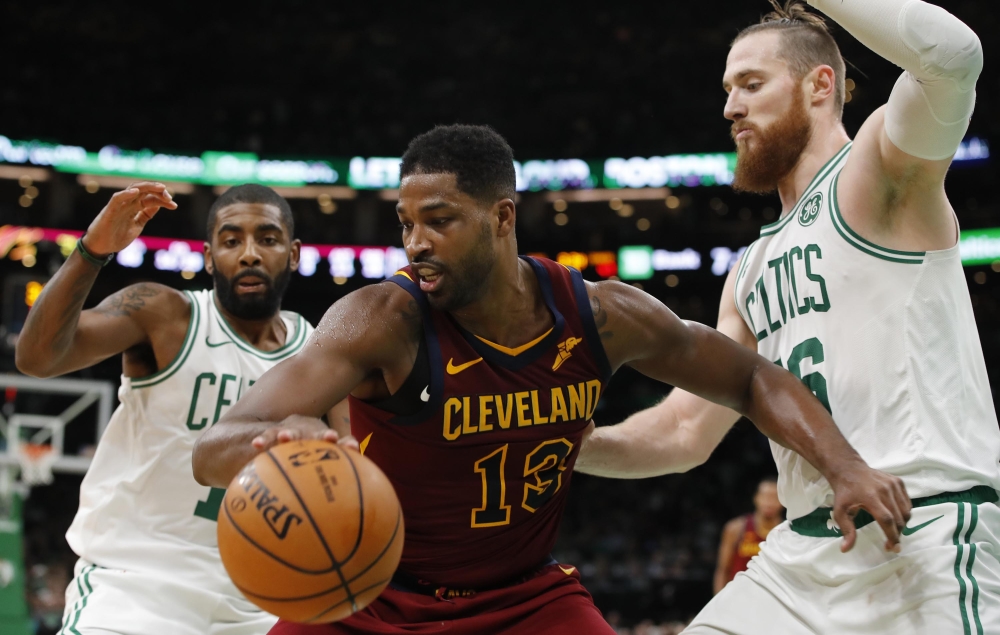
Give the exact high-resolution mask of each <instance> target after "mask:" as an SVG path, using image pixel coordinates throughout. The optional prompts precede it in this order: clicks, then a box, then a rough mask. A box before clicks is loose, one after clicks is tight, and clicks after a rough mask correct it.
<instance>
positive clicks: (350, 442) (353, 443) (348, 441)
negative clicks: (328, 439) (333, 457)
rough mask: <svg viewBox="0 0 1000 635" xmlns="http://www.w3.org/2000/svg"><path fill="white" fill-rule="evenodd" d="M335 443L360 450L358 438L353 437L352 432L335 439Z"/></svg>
mask: <svg viewBox="0 0 1000 635" xmlns="http://www.w3.org/2000/svg"><path fill="white" fill-rule="evenodd" d="M337 445H340V446H343V447H345V448H351V449H352V450H357V451H358V452H360V451H361V445H360V444H358V440H357V439H355V438H354V435H353V434H349V435H347V436H346V437H344V438H343V439H339V440H338V441H337Z"/></svg>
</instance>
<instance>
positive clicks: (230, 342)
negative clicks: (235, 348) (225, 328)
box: [205, 335, 233, 348]
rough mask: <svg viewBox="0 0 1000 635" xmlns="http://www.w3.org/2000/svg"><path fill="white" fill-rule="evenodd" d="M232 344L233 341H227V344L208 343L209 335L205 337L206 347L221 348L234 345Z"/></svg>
mask: <svg viewBox="0 0 1000 635" xmlns="http://www.w3.org/2000/svg"><path fill="white" fill-rule="evenodd" d="M232 343H233V341H232V340H226V341H225V342H218V343H216V344H213V343H212V342H209V341H208V336H207V335H206V336H205V345H206V346H208V347H209V348H218V347H220V346H225V345H226V344H232Z"/></svg>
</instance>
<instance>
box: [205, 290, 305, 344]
mask: <svg viewBox="0 0 1000 635" xmlns="http://www.w3.org/2000/svg"><path fill="white" fill-rule="evenodd" d="M213 301H214V302H215V308H216V309H218V310H219V313H221V314H222V317H223V318H225V320H226V322H227V323H228V324H229V326H231V327H232V329H233V330H234V331H236V334H237V335H239V336H240V337H242V338H243V339H244V340H246V341H247V342H249V343H250V345H251V346H253V347H254V348H257V349H260V350H262V351H268V350H274V349H276V348H281V347H282V346H284V345H285V336H286V335H287V333H286V329H285V323H284V322H283V321H282V320H281V315H280V313H278V312H276V313H274V315H271V316H268V317H266V318H264V319H262V320H245V319H243V318H241V317H237V316H236V315H234V314H232V313H230V312H229V311H227V310H226V308H225V307H224V306H222V305H221V304H219V298H218V296H213Z"/></svg>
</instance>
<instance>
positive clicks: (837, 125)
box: [778, 121, 851, 217]
mask: <svg viewBox="0 0 1000 635" xmlns="http://www.w3.org/2000/svg"><path fill="white" fill-rule="evenodd" d="M850 140H851V138H850V137H849V136H847V131H846V130H844V125H843V124H842V123H841V122H839V121H817V122H816V125H815V127H814V129H813V134H812V138H810V139H809V143H808V145H806V148H805V150H803V151H802V155H801V156H800V157H799V162H798V163H797V164H795V167H794V168H793V169H792V171H791V172H789V173H788V175H787V176H785V177H784V178H783V179H781V180H780V181H778V196H780V197H781V215H782V217H784V215H785V214H788V213H789V212H791V211H792V208H793V207H795V204H796V203H798V202H799V199H800V198H802V194H803V193H804V192H805V189H806V188H807V187H809V183H811V182H812V180H813V177H814V176H816V173H817V172H819V171H820V169H821V168H822V167H823V165H824V164H825V163H826V162H827V161H829V160H830V159H832V158H833V156H834V155H835V154H837V152H839V151H840V149H841V148H843V147H844V144H845V143H847V142H848V141H850Z"/></svg>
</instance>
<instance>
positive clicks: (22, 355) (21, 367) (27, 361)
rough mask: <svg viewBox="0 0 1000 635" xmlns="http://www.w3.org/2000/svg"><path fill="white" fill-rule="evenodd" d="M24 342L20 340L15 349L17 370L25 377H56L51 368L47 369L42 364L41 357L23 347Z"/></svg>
mask: <svg viewBox="0 0 1000 635" xmlns="http://www.w3.org/2000/svg"><path fill="white" fill-rule="evenodd" d="M23 341H24V340H23V338H19V339H18V342H17V346H16V347H15V348H14V366H15V367H17V370H18V371H20V372H21V373H24V374H25V375H30V376H31V377H39V378H42V379H45V378H48V377H52V376H53V375H55V373H53V372H52V369H51V368H47V367H46V366H45V365H44V364H42V363H41V361H42V357H41V356H40V355H38V354H37V353H35V352H34V351H31V350H28V347H27V346H22V344H21V343H22V342H23Z"/></svg>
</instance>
